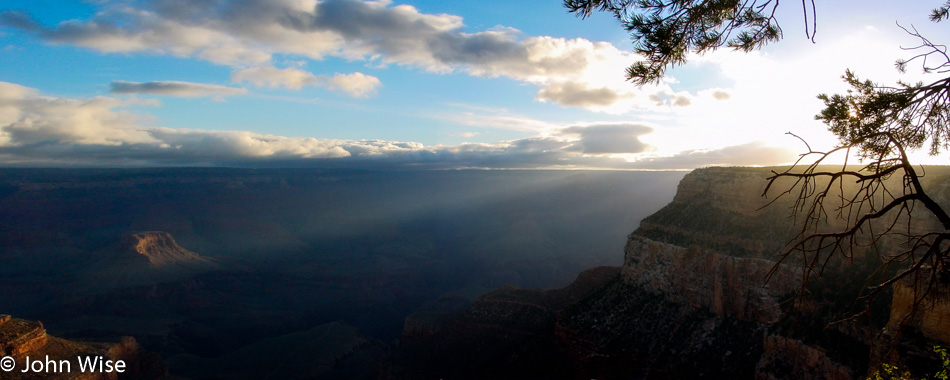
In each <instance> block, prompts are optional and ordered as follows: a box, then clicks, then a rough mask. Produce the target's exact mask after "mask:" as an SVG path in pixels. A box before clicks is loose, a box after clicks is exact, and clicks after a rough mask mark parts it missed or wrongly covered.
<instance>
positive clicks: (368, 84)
mask: <svg viewBox="0 0 950 380" xmlns="http://www.w3.org/2000/svg"><path fill="white" fill-rule="evenodd" d="M381 85H382V83H381V82H380V81H379V78H376V77H374V76H372V75H366V74H363V73H352V74H336V75H334V76H332V77H330V78H328V79H327V86H328V87H329V88H331V89H334V90H337V91H342V92H345V93H346V94H348V95H350V96H352V97H354V98H365V97H369V96H373V95H374V94H376V90H377V89H378V88H379V87H380V86H381Z"/></svg>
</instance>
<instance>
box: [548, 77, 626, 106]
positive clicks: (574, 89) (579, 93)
mask: <svg viewBox="0 0 950 380" xmlns="http://www.w3.org/2000/svg"><path fill="white" fill-rule="evenodd" d="M625 96H632V94H621V93H620V92H618V91H616V90H614V89H611V88H608V87H598V88H591V87H589V85H588V84H586V83H578V82H572V81H568V82H559V83H553V84H551V85H549V86H547V87H544V88H542V89H541V90H540V91H538V95H537V96H536V99H537V100H540V101H542V102H544V101H552V102H554V103H557V104H561V105H565V106H570V107H581V108H606V107H610V106H612V105H614V104H615V103H617V101H618V100H619V99H620V98H621V97H625Z"/></svg>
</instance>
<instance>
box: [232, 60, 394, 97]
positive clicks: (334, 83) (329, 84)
mask: <svg viewBox="0 0 950 380" xmlns="http://www.w3.org/2000/svg"><path fill="white" fill-rule="evenodd" d="M231 80H232V81H234V82H250V83H251V84H253V85H255V86H258V87H270V88H278V87H284V88H287V89H291V90H299V89H300V88H302V87H304V86H314V87H323V88H327V89H330V90H334V91H340V92H343V93H345V94H347V95H349V96H352V97H354V98H365V97H370V96H373V95H375V94H376V90H377V89H378V88H379V87H380V86H381V85H382V82H380V81H379V78H376V77H374V76H372V75H366V74H363V73H359V72H357V73H352V74H336V75H334V76H332V77H325V76H322V75H314V74H312V73H310V72H307V71H304V70H300V69H297V68H293V67H288V68H285V69H278V68H276V67H273V66H260V67H253V68H249V69H244V70H240V71H236V72H234V73H232V74H231Z"/></svg>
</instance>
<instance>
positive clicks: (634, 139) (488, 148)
mask: <svg viewBox="0 0 950 380" xmlns="http://www.w3.org/2000/svg"><path fill="white" fill-rule="evenodd" d="M139 104H140V102H137V101H135V100H134V99H131V100H120V99H114V98H109V97H95V98H88V99H74V98H63V97H51V96H44V95H42V94H40V93H39V92H38V91H36V90H34V89H31V88H28V87H23V86H19V85H16V84H12V83H5V82H0V165H84V166H96V165H109V166H115V165H136V166H152V165H247V166H267V165H280V166H294V165H300V166H304V165H309V166H367V165H377V166H379V165H386V166H391V167H413V168H433V169H436V168H473V167H475V168H618V169H683V168H692V167H697V166H705V165H710V164H732V165H743V164H759V165H761V164H772V163H782V162H787V161H789V160H790V159H791V158H792V157H793V156H794V155H793V154H792V152H784V151H782V150H778V149H774V148H772V147H768V146H765V145H764V144H758V143H756V144H745V145H738V146H734V147H727V148H723V149H720V150H708V151H689V152H683V153H681V154H678V155H675V156H672V157H653V158H650V159H645V160H639V161H629V160H627V159H625V158H620V157H618V154H627V155H629V154H636V153H643V152H646V151H648V150H649V149H648V148H649V146H648V145H647V144H645V143H644V142H642V141H641V140H640V137H642V136H644V135H646V134H649V133H651V132H652V130H653V129H652V128H650V127H648V126H645V125H639V124H590V125H579V126H569V127H562V128H556V129H553V130H551V131H549V132H548V133H545V134H542V135H539V136H535V137H528V138H522V139H516V140H509V141H500V142H495V143H465V144H459V145H435V146H425V145H423V144H421V143H417V142H399V141H385V140H335V139H320V138H311V137H284V136H275V135H267V134H261V133H254V132H247V131H207V130H196V129H174V128H167V127H158V126H151V125H148V123H146V122H145V121H147V120H150V118H148V117H147V115H142V114H137V113H132V112H130V111H126V110H125V109H126V108H127V107H129V106H132V105H139Z"/></svg>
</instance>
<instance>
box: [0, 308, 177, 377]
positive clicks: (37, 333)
mask: <svg viewBox="0 0 950 380" xmlns="http://www.w3.org/2000/svg"><path fill="white" fill-rule="evenodd" d="M0 356H3V357H7V356H9V357H10V358H12V359H13V362H12V364H13V367H12V368H13V369H12V370H10V371H6V369H7V368H9V367H7V366H8V365H9V364H10V363H11V362H4V371H3V372H0V377H2V378H4V379H34V378H44V379H79V380H115V379H161V378H165V377H166V376H167V375H168V373H167V369H166V366H165V364H164V363H163V362H162V360H161V358H159V357H158V355H155V354H153V353H150V352H147V351H145V350H143V349H142V348H141V347H139V345H138V343H136V342H135V339H133V338H129V337H125V338H122V339H121V340H119V341H118V342H114V343H84V342H74V341H69V340H65V339H60V338H56V337H53V336H49V335H48V334H46V329H44V328H43V324H42V323H40V322H37V321H28V320H24V319H18V318H12V317H10V316H9V315H0ZM28 357H29V358H30V361H31V362H32V361H34V360H40V361H42V362H44V365H45V367H37V366H36V365H35V364H33V365H31V368H30V369H27V371H26V372H24V369H26V368H27V367H26V366H27V362H26V359H27V358H28ZM79 357H101V358H102V359H101V360H112V361H119V360H121V361H122V362H123V364H124V368H123V370H122V372H117V371H112V372H110V371H107V370H106V371H95V372H94V371H86V372H83V371H82V370H81V369H80V364H79V360H80V359H78V358H79ZM63 361H65V362H68V363H69V364H68V366H67V365H63V364H62V363H63ZM50 362H53V363H56V364H55V366H53V367H51V366H50V364H49V363H50Z"/></svg>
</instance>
